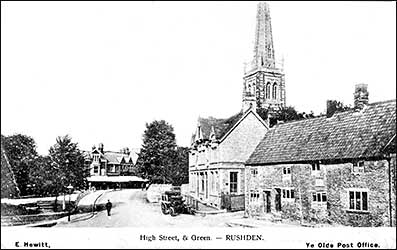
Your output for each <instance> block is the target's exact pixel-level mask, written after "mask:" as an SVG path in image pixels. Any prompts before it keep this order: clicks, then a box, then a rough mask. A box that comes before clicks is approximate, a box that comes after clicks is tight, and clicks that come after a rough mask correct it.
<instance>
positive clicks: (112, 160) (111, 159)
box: [103, 151, 128, 164]
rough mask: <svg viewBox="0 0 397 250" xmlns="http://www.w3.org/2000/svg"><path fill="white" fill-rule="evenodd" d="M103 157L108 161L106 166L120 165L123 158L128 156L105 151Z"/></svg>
mask: <svg viewBox="0 0 397 250" xmlns="http://www.w3.org/2000/svg"><path fill="white" fill-rule="evenodd" d="M103 157H104V158H105V159H106V160H107V161H108V164H120V163H121V160H122V159H123V157H128V155H127V154H124V153H120V152H112V151H106V152H104V154H103Z"/></svg>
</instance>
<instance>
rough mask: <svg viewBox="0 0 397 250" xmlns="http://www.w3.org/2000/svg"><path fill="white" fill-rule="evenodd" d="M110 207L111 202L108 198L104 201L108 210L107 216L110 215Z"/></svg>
mask: <svg viewBox="0 0 397 250" xmlns="http://www.w3.org/2000/svg"><path fill="white" fill-rule="evenodd" d="M111 209H112V203H111V202H110V200H108V202H107V203H106V210H107V211H108V216H110V210H111Z"/></svg>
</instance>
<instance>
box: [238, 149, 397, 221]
mask: <svg viewBox="0 0 397 250" xmlns="http://www.w3.org/2000/svg"><path fill="white" fill-rule="evenodd" d="M388 164H389V163H388V161H387V160H377V161H375V160H373V161H369V160H368V161H364V173H359V174H358V173H352V169H353V168H352V166H353V165H352V163H350V162H348V163H341V164H327V165H325V164H320V170H319V171H312V165H311V164H288V165H285V164H279V165H269V166H257V167H256V166H255V167H254V166H247V169H246V172H247V192H246V194H245V207H246V212H247V214H248V215H249V216H263V215H265V214H266V212H267V211H266V204H265V200H266V197H265V196H266V192H267V193H268V194H270V200H271V202H270V204H271V212H272V213H274V212H277V209H276V199H275V197H276V194H277V189H280V190H281V191H282V190H283V189H290V190H294V198H289V199H286V198H283V197H281V216H282V217H283V218H289V219H296V220H298V219H300V218H301V214H302V215H303V219H304V221H306V222H314V223H319V222H321V223H332V224H333V223H336V224H341V225H351V226H389V223H390V221H389V218H390V215H389V214H390V212H389V211H390V210H389V208H390V207H389V176H388V171H389V168H388ZM395 164H396V157H395V155H394V157H392V159H391V161H390V169H391V172H392V178H391V179H392V191H391V194H392V200H391V201H392V202H391V203H392V214H393V215H392V217H393V218H394V220H393V225H394V226H395V221H396V212H395V209H396V208H395V204H396V187H395V181H396V179H395ZM286 167H289V168H290V169H291V175H290V177H289V176H287V175H285V174H283V168H286ZM254 169H257V175H256V177H253V170H254ZM251 191H257V192H259V199H257V200H255V199H254V200H253V201H252V198H251V200H250V196H251V195H250V193H251ZM349 191H364V192H367V193H368V210H367V211H355V210H350V209H349V204H350V203H349V202H350V201H349ZM313 193H316V194H317V193H320V194H323V193H325V194H326V200H327V201H326V202H315V201H314V200H313ZM281 196H282V192H281ZM301 210H302V211H301Z"/></svg>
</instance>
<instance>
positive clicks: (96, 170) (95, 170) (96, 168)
mask: <svg viewBox="0 0 397 250" xmlns="http://www.w3.org/2000/svg"><path fill="white" fill-rule="evenodd" d="M97 173H98V166H94V174H97Z"/></svg>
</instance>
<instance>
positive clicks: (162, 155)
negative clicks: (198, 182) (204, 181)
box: [137, 120, 187, 183]
mask: <svg viewBox="0 0 397 250" xmlns="http://www.w3.org/2000/svg"><path fill="white" fill-rule="evenodd" d="M183 157H184V156H183V150H182V149H178V148H177V145H176V141H175V134H174V128H173V127H172V126H171V125H170V124H168V123H167V122H166V121H164V120H161V121H153V122H152V123H150V124H147V123H146V130H145V132H144V134H143V145H142V148H141V152H140V153H139V157H138V161H137V169H138V173H139V174H140V175H141V176H142V177H144V178H147V179H149V180H150V182H152V183H174V182H175V183H179V182H180V180H179V179H183V178H184V177H183V175H184V174H187V172H186V173H182V172H183V171H182V172H181V171H179V170H178V167H177V166H179V165H180V164H182V161H183V160H184V158H183Z"/></svg>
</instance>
